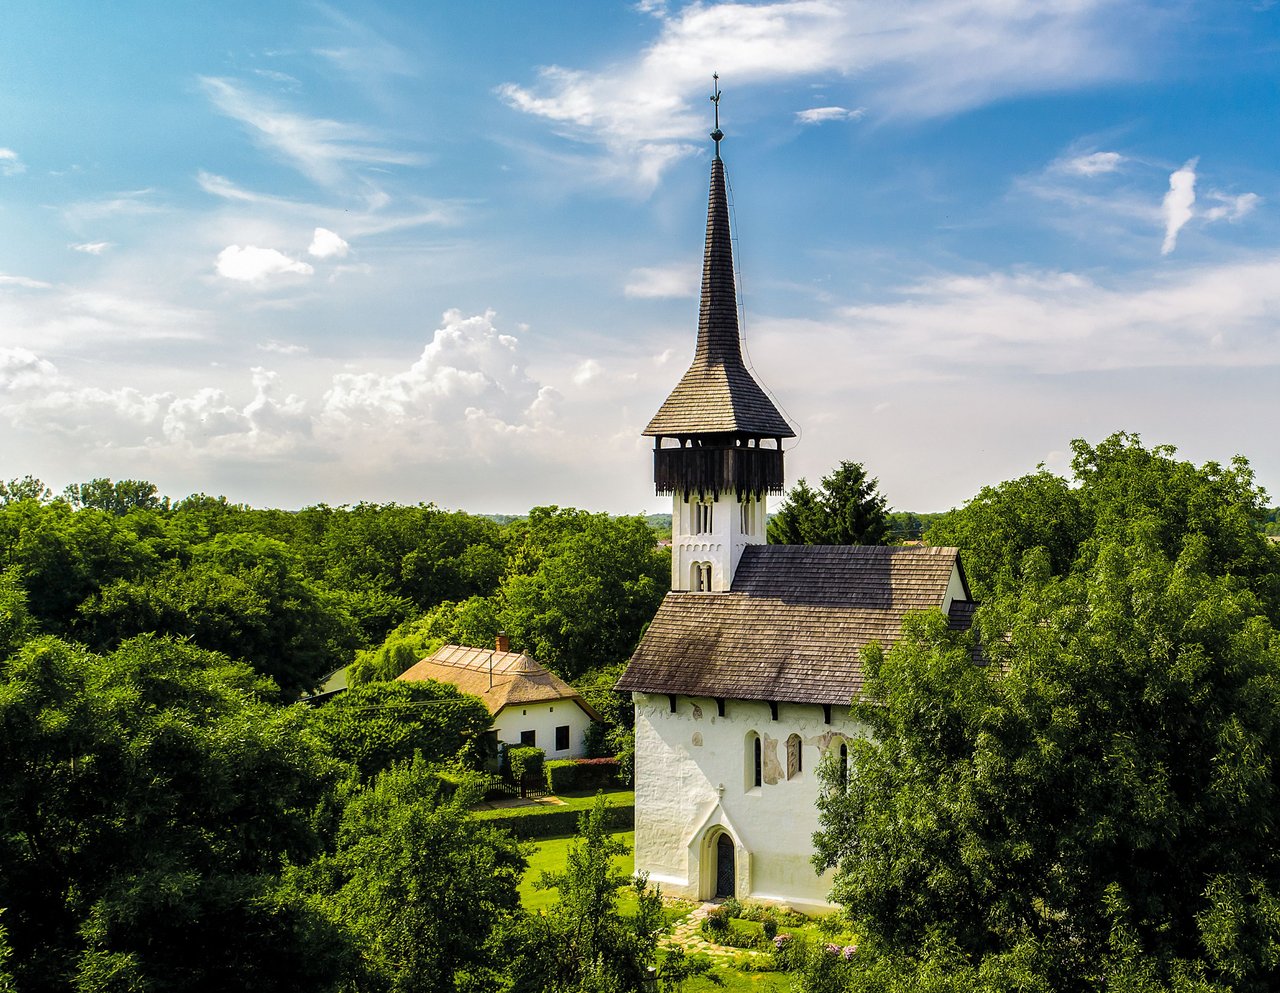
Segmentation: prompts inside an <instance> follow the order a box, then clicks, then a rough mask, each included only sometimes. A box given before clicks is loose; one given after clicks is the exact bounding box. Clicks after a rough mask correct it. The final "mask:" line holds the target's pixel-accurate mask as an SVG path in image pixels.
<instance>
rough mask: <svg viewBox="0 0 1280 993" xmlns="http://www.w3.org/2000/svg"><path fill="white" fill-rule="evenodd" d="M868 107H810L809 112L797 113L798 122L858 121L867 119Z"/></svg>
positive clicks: (799, 111) (800, 111) (801, 111)
mask: <svg viewBox="0 0 1280 993" xmlns="http://www.w3.org/2000/svg"><path fill="white" fill-rule="evenodd" d="M866 113H867V108H866V107H854V108H853V109H852V110H850V109H849V108H848V107H810V108H809V109H808V110H798V111H796V120H797V121H798V122H799V123H800V124H825V123H826V122H828V121H857V120H860V119H861V118H863V117H865V116H866Z"/></svg>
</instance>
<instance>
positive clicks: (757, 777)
mask: <svg viewBox="0 0 1280 993" xmlns="http://www.w3.org/2000/svg"><path fill="white" fill-rule="evenodd" d="M763 774H764V747H763V745H761V743H760V735H758V734H756V733H755V732H754V731H751V732H749V733H748V734H747V789H749V790H750V789H755V788H756V787H758V786H759V785H760V784H761V783H762V782H763V781H764V775H763Z"/></svg>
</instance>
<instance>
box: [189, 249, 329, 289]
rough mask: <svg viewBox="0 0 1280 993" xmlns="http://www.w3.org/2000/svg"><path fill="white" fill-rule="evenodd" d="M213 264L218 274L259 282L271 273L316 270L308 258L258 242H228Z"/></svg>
mask: <svg viewBox="0 0 1280 993" xmlns="http://www.w3.org/2000/svg"><path fill="white" fill-rule="evenodd" d="M214 268H215V269H216V270H217V272H218V275H219V276H224V277H226V278H227V279H235V280H238V281H240V282H245V283H260V282H262V281H264V280H265V279H267V278H268V277H270V276H278V275H282V274H284V273H297V274H298V275H300V276H310V275H311V274H312V273H313V272H315V270H314V269H313V268H312V267H311V266H310V265H308V264H307V263H306V262H298V261H296V260H295V259H291V258H289V256H287V255H285V254H284V253H283V252H279V251H276V249H274V248H258V247H257V246H256V245H245V246H244V247H243V248H241V247H240V246H239V245H228V246H227V247H226V248H224V249H223V250H222V251H220V252H219V253H218V259H217V261H216V262H215V263H214Z"/></svg>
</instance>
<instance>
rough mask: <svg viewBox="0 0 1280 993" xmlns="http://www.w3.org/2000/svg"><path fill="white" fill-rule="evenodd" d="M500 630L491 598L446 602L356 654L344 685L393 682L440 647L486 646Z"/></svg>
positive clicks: (495, 607)
mask: <svg viewBox="0 0 1280 993" xmlns="http://www.w3.org/2000/svg"><path fill="white" fill-rule="evenodd" d="M500 628H501V624H500V623H499V621H498V605H497V602H496V601H495V600H494V599H493V598H492V597H479V596H475V597H469V598H467V599H466V600H463V601H462V602H461V603H455V602H453V601H451V600H446V601H445V602H444V603H442V604H439V605H437V606H436V607H433V608H432V609H431V610H429V611H427V612H426V613H425V614H423V615H422V616H421V617H419V618H417V619H415V620H412V621H406V622H405V623H403V624H401V625H399V626H398V627H397V628H396V629H395V630H394V631H392V632H391V633H390V634H388V635H387V637H386V639H385V640H384V641H383V642H382V644H381V645H379V646H378V647H376V648H370V649H365V650H362V651H359V652H356V657H355V661H354V662H352V663H351V668H350V670H349V671H348V682H349V683H350V685H352V686H357V685H360V684H362V683H371V682H378V681H381V680H389V679H395V678H396V677H397V676H399V675H400V674H401V673H402V672H404V671H405V670H406V669H408V668H409V667H410V666H411V665H413V664H414V663H415V662H418V661H420V660H422V659H424V658H426V657H427V656H428V655H430V654H431V653H432V652H434V651H435V650H436V649H437V648H439V647H440V646H441V645H446V644H447V645H471V646H473V647H475V648H483V647H489V646H491V645H493V644H494V640H495V638H496V637H497V634H498V631H499V629H500Z"/></svg>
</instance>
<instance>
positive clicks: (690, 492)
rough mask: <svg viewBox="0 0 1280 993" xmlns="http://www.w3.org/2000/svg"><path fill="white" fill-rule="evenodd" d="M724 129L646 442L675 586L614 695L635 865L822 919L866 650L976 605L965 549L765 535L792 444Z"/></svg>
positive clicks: (702, 893)
mask: <svg viewBox="0 0 1280 993" xmlns="http://www.w3.org/2000/svg"><path fill="white" fill-rule="evenodd" d="M717 97H718V94H717ZM711 137H712V138H713V139H714V141H715V147H716V151H715V158H714V160H713V161H712V165H711V193H710V199H709V203H708V211H707V234H706V247H705V252H704V255H703V270H702V298H701V303H700V309H699V319H698V338H697V347H696V349H695V353H694V359H693V364H692V365H691V366H690V367H689V370H688V371H687V372H686V373H685V374H684V376H683V377H682V378H681V379H680V381H679V383H678V384H677V385H676V387H675V389H674V390H673V391H672V392H671V394H670V396H669V397H668V398H667V400H666V402H664V403H663V404H662V406H661V408H660V409H659V410H658V412H657V414H656V415H654V417H653V419H652V420H651V421H650V422H649V425H648V426H647V427H646V428H645V431H644V434H645V435H646V436H649V437H652V438H653V439H654V481H655V484H656V488H657V491H658V492H659V493H660V494H668V493H669V494H671V496H672V501H673V505H672V518H671V522H672V555H671V592H670V593H668V594H667V595H666V597H665V598H664V600H663V602H662V604H661V606H660V607H659V608H658V612H657V614H656V615H655V617H654V619H653V622H652V623H651V624H650V625H649V627H648V629H647V631H646V632H645V635H644V636H643V638H642V639H641V641H640V644H639V646H638V647H637V648H636V651H635V653H634V655H633V656H632V658H631V661H630V664H629V665H628V667H627V669H626V671H625V673H624V674H623V676H622V678H621V680H620V681H619V682H618V684H617V688H618V689H619V690H622V691H626V692H629V693H630V694H631V698H632V701H633V703H634V706H635V727H636V753H635V754H636V766H635V780H636V782H635V786H636V838H635V855H636V869H637V871H643V872H647V873H648V874H649V879H650V880H651V881H652V882H655V883H658V884H660V885H661V886H662V889H663V891H664V892H665V893H668V894H671V895H675V896H683V897H688V898H691V899H696V900H706V899H710V898H713V897H717V896H736V897H738V898H739V899H747V898H750V899H754V900H760V901H771V902H778V903H785V904H788V905H790V906H792V907H794V908H796V909H799V910H809V911H818V910H823V909H827V908H829V907H830V904H829V902H828V900H827V894H828V892H829V890H830V880H829V879H827V878H823V877H821V876H819V875H818V874H817V872H816V871H815V869H814V867H813V865H812V863H811V861H810V857H811V855H812V852H813V847H812V835H813V833H814V832H815V831H816V830H817V829H818V827H819V824H818V814H817V808H816V805H815V801H816V798H817V795H818V785H819V784H818V777H817V769H818V765H819V762H820V760H821V759H822V757H823V756H832V757H833V759H835V760H837V761H843V760H845V759H846V758H847V752H848V742H849V740H850V739H852V738H854V737H857V736H859V735H861V734H863V728H861V727H860V726H859V725H858V723H857V722H856V721H855V720H853V719H852V718H851V716H850V707H849V704H850V702H851V700H852V699H853V698H854V697H855V696H857V695H858V693H859V692H860V690H861V686H862V667H861V656H860V653H861V651H862V649H863V648H864V647H865V646H866V645H868V644H869V643H871V642H872V641H876V642H879V643H880V644H881V645H883V646H884V647H886V648H887V647H889V645H891V644H892V643H893V641H894V640H895V639H896V638H897V637H898V635H899V633H900V631H901V626H902V621H903V619H904V617H905V615H906V614H907V612H909V611H913V610H923V609H928V608H940V609H941V610H942V611H943V612H944V613H946V614H947V615H948V616H949V617H950V619H951V623H952V625H953V626H956V627H960V628H964V627H967V626H968V624H969V621H970V619H971V617H972V614H973V609H974V603H973V601H972V598H971V597H970V595H969V589H968V586H967V584H966V582H965V577H964V570H963V568H962V567H961V564H960V559H959V556H958V554H957V552H956V550H955V549H953V548H927V547H922V546H915V547H857V546H780V545H772V546H771V545H767V544H766V543H765V500H766V496H767V495H768V494H769V493H779V492H781V491H782V488H783V458H784V452H783V447H782V445H783V441H784V440H785V439H787V438H791V437H794V434H795V432H794V431H793V430H792V429H791V426H790V425H789V424H788V423H787V421H786V419H785V418H784V417H783V416H782V415H781V414H780V413H779V412H778V409H777V408H776V407H775V406H774V404H773V402H772V400H770V399H769V397H768V395H767V394H766V393H765V391H764V390H763V389H762V388H761V387H760V385H759V383H757V381H756V379H755V378H754V376H753V374H752V372H751V371H750V370H749V369H748V368H747V367H746V365H745V364H744V362H743V359H742V351H741V344H740V339H739V331H738V311H737V300H736V294H735V290H734V274H733V256H732V248H731V244H730V233H729V214H728V205H727V199H726V195H725V178H724V164H723V162H722V160H721V158H720V142H721V140H722V139H723V134H722V133H721V131H720V129H719V127H718V126H717V127H716V130H715V131H714V132H712V135H711Z"/></svg>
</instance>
